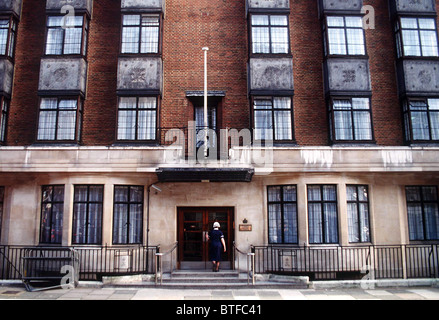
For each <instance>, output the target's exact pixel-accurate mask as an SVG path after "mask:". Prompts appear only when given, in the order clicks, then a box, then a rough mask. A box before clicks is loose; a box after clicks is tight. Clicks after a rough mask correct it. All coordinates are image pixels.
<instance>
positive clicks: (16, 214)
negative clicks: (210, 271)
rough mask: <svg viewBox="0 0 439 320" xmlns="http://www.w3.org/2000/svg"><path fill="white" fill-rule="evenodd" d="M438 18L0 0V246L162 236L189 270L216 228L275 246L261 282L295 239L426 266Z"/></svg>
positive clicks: (435, 226) (437, 116)
mask: <svg viewBox="0 0 439 320" xmlns="http://www.w3.org/2000/svg"><path fill="white" fill-rule="evenodd" d="M438 10H439V1H434V0H422V1H416V2H413V1H406V0H389V1H386V0H364V1H362V0H351V1H341V0H338V1H337V0H332V1H327V0H314V1H309V0H290V1H288V0H260V1H255V0H246V1H244V0H223V1H216V2H215V1H207V0H201V1H194V2H190V3H188V2H187V1H182V0H166V1H165V0H133V1H128V0H99V1H92V0H82V1H66V0H47V1H32V0H11V1H0V11H1V17H0V20H1V25H0V28H2V29H0V31H2V32H3V33H2V36H1V37H0V41H1V43H0V49H2V48H3V47H4V48H5V49H4V51H3V53H1V52H0V54H1V57H0V61H1V63H2V67H0V76H1V77H2V84H3V87H4V89H3V90H2V91H1V92H0V93H1V95H2V104H3V112H2V115H1V122H0V123H1V124H2V126H0V128H1V130H2V131H1V132H0V138H1V139H0V140H1V143H2V146H1V147H0V186H1V187H0V191H1V192H0V196H1V197H2V198H1V199H0V204H1V206H2V208H1V209H0V210H1V211H0V213H1V214H0V226H1V229H0V231H1V233H0V237H1V238H0V240H1V242H0V244H2V245H4V246H8V245H9V246H14V245H16V246H33V245H41V246H47V245H51V246H63V247H71V246H75V247H96V246H104V245H108V246H110V247H122V248H129V247H132V246H153V245H158V244H161V245H162V246H163V247H165V248H167V247H172V245H173V244H174V243H175V242H178V247H177V248H178V250H177V251H176V256H177V261H178V267H179V268H200V267H203V266H205V265H206V261H208V253H207V252H208V249H207V244H206V242H204V241H203V235H204V234H205V232H207V231H208V229H209V228H210V227H211V223H212V222H213V221H219V222H220V223H221V224H222V230H223V231H224V233H225V234H226V238H227V242H228V247H229V248H232V246H233V243H235V244H236V246H237V247H238V248H240V249H241V250H251V249H252V248H253V249H252V250H255V248H256V247H257V246H259V247H270V248H277V249H276V250H277V251H276V252H277V254H278V255H279V261H281V262H282V263H285V265H282V263H281V265H280V266H277V267H274V265H273V266H271V267H269V268H268V269H267V268H266V269H267V270H262V271H284V272H294V271H295V270H296V269H297V270H298V269H300V265H301V261H300V257H299V256H298V255H297V256H296V255H294V257H295V258H294V259H293V258H291V259H293V260H294V261H293V262H291V261H290V262H287V261H289V260H288V259H287V260H285V259H284V258H282V257H283V254H284V253H282V252H281V250H280V249H282V248H284V249H285V250H287V249H288V250H290V251H288V252H290V256H291V257H293V255H292V254H291V252H292V251H291V250H294V248H300V247H301V246H305V247H307V248H311V249H316V250H318V249H319V248H325V249H328V248H339V249H340V248H357V249H359V250H360V249H363V248H369V250H371V249H370V248H375V246H398V248H399V249H400V250H405V249H406V246H407V247H408V246H413V247H415V246H418V247H419V248H424V247H427V248H430V246H431V250H436V251H434V252H433V251H432V253H431V254H430V256H429V257H430V258H431V259H435V261H436V262H435V266H436V267H435V268H437V259H438V248H437V241H438V240H439V211H438V210H439V209H438V206H439V200H438V197H439V195H438V187H439V161H438V159H439V149H438V143H439V107H438V105H439V103H438V101H439V70H437V69H438V68H439V65H438V64H439V50H438V36H437V19H438V16H437V12H438ZM203 47H208V48H209V51H208V53H207V74H208V78H207V79H208V91H207V96H208V98H207V101H208V105H207V114H208V121H207V124H208V127H209V129H210V131H209V132H208V133H207V138H206V136H205V133H206V131H205V130H204V112H205V109H204V107H205V106H204V99H203V98H204V91H203V85H204V61H205V60H204V55H203V51H202V48H203ZM224 137H226V138H224ZM230 137H232V138H231V139H230ZM249 137H250V138H249ZM235 138H237V139H235ZM204 139H208V140H209V142H208V147H209V151H208V157H207V158H206V157H204V156H203V154H204V153H203V152H202V151H204V149H205V148H204V146H205V145H206V144H205V140H204ZM249 139H250V141H248V140H249ZM249 230H250V231H249ZM254 246H256V247H254ZM279 248H280V249H279ZM339 249H337V250H339ZM261 252H262V251H261ZM279 252H280V253H279ZM285 252H286V251H285ZM401 252H402V251H401ZM285 254H286V253H285ZM369 255H370V252H369ZM404 257H405V255H404ZM430 258H429V259H430ZM223 259H224V260H225V261H226V262H230V263H229V264H227V263H226V264H225V266H226V267H228V266H229V265H234V263H235V261H236V260H237V259H240V258H239V257H234V256H233V255H232V254H231V253H226V254H225V255H224V257H223ZM233 259H235V260H233ZM257 259H259V260H261V261H265V260H266V259H268V258H267V257H265V256H262V255H257ZM283 259H284V260H283ZM376 259H377V260H378V257H377V258H376ZM389 259H390V258H389ZM405 261H406V263H405V264H404V265H408V264H410V263H409V261H410V258H408V260H405ZM369 262H370V261H369ZM424 263H426V262H425V261H424ZM127 268H128V269H129V267H127ZM270 268H272V269H273V270H271V269H270ZM401 268H402V267H401ZM274 269H276V270H274ZM357 269H358V268H357ZM297 270H296V271H297ZM404 270H405V269H404ZM407 270H408V269H407ZM435 270H436V271H435V272H438V271H437V269H435ZM113 271H114V270H113ZM357 271H358V270H357ZM334 272H335V271H334ZM403 273H404V274H401V276H404V277H407V276H408V274H409V272H408V271H404V272H403ZM325 276H329V277H335V276H336V275H335V273H334V274H331V273H330V272H327V273H326V275H325ZM436 276H437V274H436Z"/></svg>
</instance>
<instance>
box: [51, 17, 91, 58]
mask: <svg viewBox="0 0 439 320" xmlns="http://www.w3.org/2000/svg"><path fill="white" fill-rule="evenodd" d="M87 33H88V20H87V18H86V17H85V15H84V16H49V17H47V38H46V54H47V55H67V54H76V55H80V54H82V55H84V56H85V55H86V52H87V48H86V42H87Z"/></svg>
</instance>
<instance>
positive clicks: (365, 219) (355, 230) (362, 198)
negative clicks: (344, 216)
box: [346, 185, 370, 242]
mask: <svg viewBox="0 0 439 320" xmlns="http://www.w3.org/2000/svg"><path fill="white" fill-rule="evenodd" d="M346 192H347V204H348V228H349V242H370V227H369V192H368V187H367V186H360V185H348V186H346Z"/></svg>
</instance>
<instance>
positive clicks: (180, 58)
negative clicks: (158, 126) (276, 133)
mask: <svg viewBox="0 0 439 320" xmlns="http://www.w3.org/2000/svg"><path fill="white" fill-rule="evenodd" d="M206 46H207V47H209V52H208V89H209V90H224V91H226V96H225V98H224V100H223V103H222V110H221V111H222V119H219V123H220V125H221V126H223V127H233V128H238V129H240V128H244V127H248V126H249V104H248V100H247V67H246V64H247V58H248V53H247V29H246V20H245V1H241V0H233V1H227V2H225V1H211V0H201V1H189V2H188V1H186V0H173V1H167V3H166V17H165V21H164V39H163V60H164V96H163V103H162V110H161V111H162V112H161V119H162V126H163V127H173V126H176V127H181V126H186V125H187V122H188V121H190V120H193V119H194V118H193V106H192V104H191V103H190V102H189V100H188V99H187V98H186V96H185V95H186V91H188V90H201V91H202V90H203V87H204V82H203V81H204V53H203V51H202V50H201V49H202V47H206Z"/></svg>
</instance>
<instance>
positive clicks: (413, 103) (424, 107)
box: [403, 99, 439, 142]
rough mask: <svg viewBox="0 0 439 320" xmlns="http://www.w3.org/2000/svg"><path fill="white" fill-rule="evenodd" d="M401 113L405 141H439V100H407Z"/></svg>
mask: <svg viewBox="0 0 439 320" xmlns="http://www.w3.org/2000/svg"><path fill="white" fill-rule="evenodd" d="M403 111H404V120H405V121H404V122H405V133H406V139H407V141H409V142H416V141H419V142H428V141H435V142H438V141H439V99H409V100H408V101H405V102H404V106H403Z"/></svg>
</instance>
